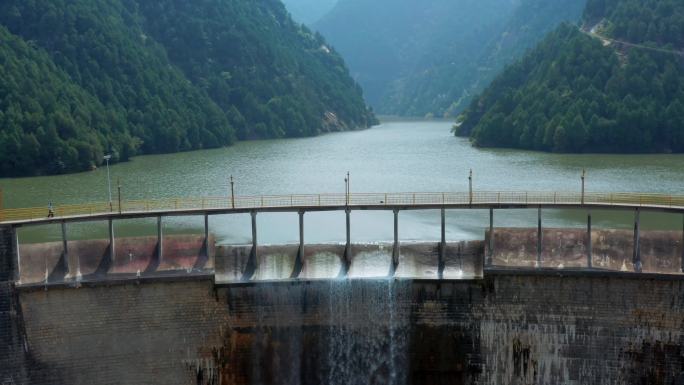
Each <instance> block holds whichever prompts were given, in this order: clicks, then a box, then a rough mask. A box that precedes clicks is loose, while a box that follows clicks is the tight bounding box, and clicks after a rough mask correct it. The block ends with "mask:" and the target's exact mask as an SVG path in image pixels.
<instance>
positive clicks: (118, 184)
mask: <svg viewBox="0 0 684 385" xmlns="http://www.w3.org/2000/svg"><path fill="white" fill-rule="evenodd" d="M116 188H117V191H118V196H119V214H121V178H117V180H116Z"/></svg>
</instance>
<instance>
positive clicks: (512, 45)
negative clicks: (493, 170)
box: [315, 0, 585, 116]
mask: <svg viewBox="0 0 684 385" xmlns="http://www.w3.org/2000/svg"><path fill="white" fill-rule="evenodd" d="M584 4H585V0H521V1H512V0H433V1H426V2H422V1H412V0H378V1H365V0H340V1H339V3H338V4H337V6H336V7H335V8H334V9H333V11H331V13H330V14H328V15H327V16H326V17H324V18H323V19H322V20H321V21H320V22H318V23H316V24H315V28H317V29H318V30H320V31H321V33H323V35H324V36H326V38H328V39H329V40H330V41H331V42H332V43H333V44H334V45H335V47H337V48H338V50H339V51H340V52H341V53H342V54H343V55H344V57H345V59H346V60H347V62H348V63H349V67H350V69H351V71H352V75H353V76H354V77H355V78H356V79H357V80H358V81H359V82H360V83H361V84H362V85H363V87H364V91H365V94H366V96H367V100H368V101H369V102H370V103H371V104H372V105H373V106H374V107H375V108H376V110H378V111H379V112H381V113H384V114H393V115H404V116H424V115H435V116H455V115H456V114H457V113H458V112H460V111H462V110H463V108H465V107H466V106H467V105H468V102H469V100H470V98H471V97H472V95H473V94H474V93H477V92H478V91H480V90H482V89H483V87H484V86H486V85H487V84H488V83H489V82H490V81H491V79H492V78H493V77H494V76H495V75H496V74H497V73H498V72H499V71H500V69H501V68H503V66H504V65H505V64H508V63H510V62H511V61H512V60H515V59H517V58H519V57H520V56H521V55H522V54H523V53H524V52H525V50H526V49H527V48H529V47H531V46H533V45H534V44H536V43H537V42H538V41H539V40H541V38H543V36H544V35H545V34H546V33H547V32H549V31H551V30H552V29H553V28H555V27H556V26H557V25H558V24H560V23H561V22H562V21H564V20H571V21H575V20H579V18H580V16H581V12H582V9H583V8H584ZM349 20H355V22H354V23H349Z"/></svg>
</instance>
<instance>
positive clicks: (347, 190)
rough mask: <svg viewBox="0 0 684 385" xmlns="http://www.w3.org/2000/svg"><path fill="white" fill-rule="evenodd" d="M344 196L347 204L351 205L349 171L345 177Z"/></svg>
mask: <svg viewBox="0 0 684 385" xmlns="http://www.w3.org/2000/svg"><path fill="white" fill-rule="evenodd" d="M344 196H345V200H344V201H345V206H349V171H347V177H346V178H344Z"/></svg>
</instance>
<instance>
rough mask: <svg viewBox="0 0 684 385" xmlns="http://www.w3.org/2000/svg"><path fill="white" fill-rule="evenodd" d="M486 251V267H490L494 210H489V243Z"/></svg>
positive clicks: (492, 250) (492, 261) (492, 260)
mask: <svg viewBox="0 0 684 385" xmlns="http://www.w3.org/2000/svg"><path fill="white" fill-rule="evenodd" d="M488 245H489V247H488V249H489V250H487V261H486V265H487V266H491V265H492V264H493V263H494V208H491V207H490V208H489V242H488Z"/></svg>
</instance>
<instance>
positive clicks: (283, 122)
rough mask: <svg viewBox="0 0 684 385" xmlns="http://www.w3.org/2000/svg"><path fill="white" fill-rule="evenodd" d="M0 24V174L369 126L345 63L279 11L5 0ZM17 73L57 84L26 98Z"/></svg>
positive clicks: (171, 3)
mask: <svg viewBox="0 0 684 385" xmlns="http://www.w3.org/2000/svg"><path fill="white" fill-rule="evenodd" d="M0 24H1V25H3V26H5V27H6V29H5V30H3V37H2V43H3V44H2V47H1V48H2V49H3V50H5V51H8V54H7V58H5V57H3V58H2V59H3V60H4V63H2V68H0V70H1V71H3V72H4V74H5V76H3V77H2V78H0V87H3V88H7V89H9V90H12V92H7V93H6V94H3V95H1V96H0V97H2V98H3V99H2V101H3V103H2V105H0V113H1V114H2V115H0V116H2V120H1V121H2V125H1V126H0V148H3V149H5V148H6V149H8V152H5V151H3V154H2V155H0V160H2V164H0V170H1V172H2V173H1V174H0V176H18V175H34V174H46V173H59V172H71V171H79V170H87V169H90V168H92V167H95V166H98V165H100V164H101V162H102V154H103V153H105V152H112V153H114V155H115V161H118V160H124V159H126V158H128V157H129V156H132V155H135V154H138V153H159V152H175V151H184V150H191V149H200V148H209V147H217V146H224V145H228V144H230V143H231V142H232V141H233V140H234V138H235V137H236V136H237V137H238V138H240V139H243V138H274V137H275V138H278V137H285V136H305V135H315V134H317V133H320V132H324V131H331V130H340V129H347V128H355V127H366V126H368V125H370V124H372V123H373V122H374V121H375V120H374V116H373V114H372V112H370V111H369V110H368V109H367V108H366V106H365V104H364V102H363V99H362V95H361V90H360V87H359V86H358V85H357V84H356V83H355V82H354V81H353V80H352V79H351V77H350V76H349V75H348V72H347V69H346V67H345V64H344V62H343V60H342V59H341V58H340V57H339V56H338V55H337V54H336V53H335V52H334V50H332V49H331V48H329V47H328V46H327V45H326V43H325V41H324V40H323V39H322V38H321V37H320V36H319V35H316V34H313V33H311V32H310V31H309V30H308V29H306V28H305V27H302V26H300V25H298V24H297V23H294V22H293V21H292V20H291V19H290V18H289V16H288V14H287V12H286V10H285V8H284V6H283V5H282V3H280V2H279V1H277V0H265V1H260V2H252V1H247V0H233V1H228V0H202V1H198V2H192V3H188V2H186V1H183V0H154V1H142V0H107V1H105V0H50V1H48V0H36V1H30V2H27V1H19V0H6V1H3V2H2V3H0ZM6 41H7V42H8V43H9V42H12V43H13V46H14V47H24V48H22V49H20V50H18V49H17V48H11V47H10V46H9V44H4V43H5V42H6ZM10 50H11V51H12V52H9V51H10ZM10 53H11V55H10ZM12 57H16V59H15V60H14V65H10V64H9V63H11V62H12V61H11V60H9V59H8V58H12ZM34 60H40V61H39V62H37V63H35V65H36V66H39V67H40V68H50V70H49V71H44V70H40V69H38V70H36V69H34V68H33V67H34V66H32V65H31V64H32V63H33V61H34ZM19 62H21V63H24V64H17V63H19ZM5 63H8V64H5ZM26 71H34V72H40V73H41V76H40V77H38V76H37V75H36V74H33V75H31V76H30V79H28V80H26V81H25V82H31V81H34V79H36V78H39V79H45V82H46V83H47V84H55V85H56V84H60V85H61V86H59V87H58V86H54V87H42V88H41V87H37V89H35V90H32V91H31V92H24V89H23V88H25V87H27V84H26V83H24V84H20V83H17V82H16V81H14V82H13V81H12V80H13V79H20V78H22V77H24V76H26V75H27V74H26ZM45 82H44V83H45ZM22 87H23V88H22ZM67 90H69V91H67ZM45 95H47V96H45ZM46 98H48V99H49V100H51V101H52V102H51V103H52V104H45V103H47V102H46V101H45V100H46ZM77 107H79V108H77ZM53 111H64V112H65V113H66V117H67V118H71V119H62V120H58V119H56V118H55V117H54V116H53V115H54V114H53ZM67 112H68V113H67ZM51 114H52V115H51ZM103 114H104V118H103V117H102V116H103ZM29 115H30V116H31V118H30V119H29V118H27V116H29ZM62 115H63V114H60V115H59V116H60V117H61V116H62ZM53 133H56V135H53ZM32 138H36V141H37V142H39V146H33V145H31V143H32V142H33V139H32ZM16 143H19V147H18V148H17V147H16V145H15V144H16ZM15 148H16V151H15V150H14V149H15ZM19 154H23V155H21V156H20V155H19ZM25 154H32V155H35V156H31V158H32V159H40V160H41V161H38V160H36V161H28V160H27V159H26V158H27V155H25ZM2 156H4V157H2ZM43 160H44V161H45V162H43Z"/></svg>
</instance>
